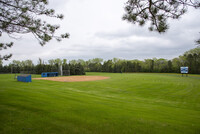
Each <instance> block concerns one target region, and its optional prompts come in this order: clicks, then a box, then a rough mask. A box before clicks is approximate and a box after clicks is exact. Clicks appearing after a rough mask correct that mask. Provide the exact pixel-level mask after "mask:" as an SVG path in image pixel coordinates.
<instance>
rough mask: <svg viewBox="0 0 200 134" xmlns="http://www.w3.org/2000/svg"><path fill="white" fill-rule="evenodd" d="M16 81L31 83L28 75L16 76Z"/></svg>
mask: <svg viewBox="0 0 200 134" xmlns="http://www.w3.org/2000/svg"><path fill="white" fill-rule="evenodd" d="M17 81H21V82H32V79H31V75H30V74H24V75H19V76H17Z"/></svg>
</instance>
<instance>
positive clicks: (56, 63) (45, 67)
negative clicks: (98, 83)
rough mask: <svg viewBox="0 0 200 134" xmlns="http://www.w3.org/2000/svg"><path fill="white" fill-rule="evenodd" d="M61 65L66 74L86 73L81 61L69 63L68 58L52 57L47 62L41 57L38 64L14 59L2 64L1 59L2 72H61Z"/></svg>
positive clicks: (0, 68) (0, 71)
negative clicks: (7, 63)
mask: <svg viewBox="0 0 200 134" xmlns="http://www.w3.org/2000/svg"><path fill="white" fill-rule="evenodd" d="M60 66H62V70H63V73H64V75H85V70H84V67H83V66H82V65H81V64H80V63H75V64H70V63H69V64H68V63H67V60H66V59H63V60H61V59H51V60H48V63H45V62H44V61H43V60H42V59H41V58H39V60H38V63H37V64H36V65H34V64H33V61H32V60H25V61H18V60H13V61H12V62H11V63H10V64H9V65H5V66H3V65H2V61H0V73H22V74H41V73H42V72H58V73H59V74H61V72H60Z"/></svg>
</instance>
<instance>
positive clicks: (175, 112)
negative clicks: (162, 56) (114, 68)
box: [0, 73, 200, 134]
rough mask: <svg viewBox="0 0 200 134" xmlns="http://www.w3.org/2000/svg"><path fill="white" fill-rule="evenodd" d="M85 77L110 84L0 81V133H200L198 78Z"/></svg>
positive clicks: (0, 78) (10, 78)
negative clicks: (101, 78) (100, 78)
mask: <svg viewBox="0 0 200 134" xmlns="http://www.w3.org/2000/svg"><path fill="white" fill-rule="evenodd" d="M87 75H95V76H96V75H99V76H109V77H111V78H110V79H107V80H101V81H90V82H72V83H67V82H53V81H45V80H33V82H32V83H23V82H17V81H16V80H14V79H13V78H14V75H11V74H5V75H4V74H3V75H0V133H1V134H174V133H177V134H199V133H200V76H199V75H189V77H181V75H180V74H151V73H146V74H145V73H132V74H114V73H87ZM34 77H40V76H39V75H38V76H34Z"/></svg>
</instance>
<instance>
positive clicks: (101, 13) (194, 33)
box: [0, 0, 200, 64]
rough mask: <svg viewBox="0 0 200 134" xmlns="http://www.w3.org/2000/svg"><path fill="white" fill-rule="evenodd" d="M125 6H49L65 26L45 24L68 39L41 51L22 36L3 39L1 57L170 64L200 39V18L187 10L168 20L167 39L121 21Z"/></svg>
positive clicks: (113, 0)
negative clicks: (163, 61) (153, 60)
mask: <svg viewBox="0 0 200 134" xmlns="http://www.w3.org/2000/svg"><path fill="white" fill-rule="evenodd" d="M126 1H127V0H57V1H55V0H49V7H51V8H54V9H55V10H56V12H57V13H62V14H64V16H65V18H64V19H63V20H55V19H48V21H50V23H52V24H59V25H60V26H61V28H60V29H59V30H58V31H57V34H61V33H66V32H68V33H70V38H69V39H65V40H63V41H62V42H57V41H55V40H52V41H50V42H49V43H47V44H46V45H45V46H43V47H42V46H40V45H39V43H38V41H37V40H36V39H35V38H34V36H33V35H31V34H27V35H21V36H20V38H19V39H17V40H16V39H11V38H9V37H8V35H6V34H3V37H2V38H1V39H0V40H1V41H2V42H4V41H6V42H10V41H13V42H14V43H15V44H14V46H13V47H12V48H11V49H8V50H6V51H5V50H4V51H1V53H2V54H6V53H12V54H13V57H12V58H11V59H10V60H9V61H7V62H6V61H4V64H8V63H9V62H11V61H12V60H26V59H30V60H33V61H34V63H37V61H38V59H39V58H42V59H43V60H45V61H48V59H55V58H61V59H64V58H65V59H68V60H72V59H84V60H88V59H92V58H103V59H105V60H107V59H112V58H114V57H116V58H122V59H139V60H143V59H146V58H154V57H156V58H166V59H172V58H175V57H178V56H179V55H181V54H183V53H184V52H185V51H187V50H189V49H192V48H195V47H196V46H195V43H194V40H195V39H197V38H198V37H199V35H200V33H199V32H200V19H199V16H200V12H199V10H194V9H190V10H189V11H188V12H187V14H185V15H184V16H182V18H181V19H180V20H173V21H172V20H171V21H169V23H170V29H169V30H168V32H167V33H165V34H158V33H155V32H149V31H148V28H147V27H148V26H144V27H139V26H137V25H133V24H130V23H127V22H126V21H122V19H121V18H122V16H123V14H124V9H123V7H124V3H125V2H126Z"/></svg>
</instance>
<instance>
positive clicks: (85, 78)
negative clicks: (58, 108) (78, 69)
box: [33, 76, 110, 82]
mask: <svg viewBox="0 0 200 134" xmlns="http://www.w3.org/2000/svg"><path fill="white" fill-rule="evenodd" d="M109 78H110V77H104V76H66V77H45V78H33V79H37V80H51V81H62V82H78V81H96V80H104V79H109Z"/></svg>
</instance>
